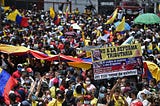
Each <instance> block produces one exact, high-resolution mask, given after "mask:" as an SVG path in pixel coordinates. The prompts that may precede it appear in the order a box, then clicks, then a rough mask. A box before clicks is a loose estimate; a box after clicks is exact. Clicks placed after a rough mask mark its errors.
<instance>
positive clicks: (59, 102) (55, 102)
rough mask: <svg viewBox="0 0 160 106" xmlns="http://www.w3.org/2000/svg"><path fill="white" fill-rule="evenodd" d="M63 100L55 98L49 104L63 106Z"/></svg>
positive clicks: (49, 105)
mask: <svg viewBox="0 0 160 106" xmlns="http://www.w3.org/2000/svg"><path fill="white" fill-rule="evenodd" d="M62 103H63V101H58V100H57V99H53V100H52V101H50V102H49V103H48V106H62Z"/></svg>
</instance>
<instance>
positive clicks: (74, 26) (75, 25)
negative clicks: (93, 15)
mask: <svg viewBox="0 0 160 106" xmlns="http://www.w3.org/2000/svg"><path fill="white" fill-rule="evenodd" d="M71 26H72V27H73V29H78V30H82V29H81V27H80V26H79V25H78V24H77V23H74V24H72V25H71Z"/></svg>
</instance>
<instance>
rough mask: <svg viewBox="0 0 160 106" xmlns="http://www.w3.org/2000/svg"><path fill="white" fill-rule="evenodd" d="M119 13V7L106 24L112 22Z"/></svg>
mask: <svg viewBox="0 0 160 106" xmlns="http://www.w3.org/2000/svg"><path fill="white" fill-rule="evenodd" d="M117 13H118V8H117V9H116V10H115V11H114V12H113V15H112V17H111V18H109V19H108V20H107V22H106V23H105V24H112V23H113V22H114V20H115V19H116V17H117Z"/></svg>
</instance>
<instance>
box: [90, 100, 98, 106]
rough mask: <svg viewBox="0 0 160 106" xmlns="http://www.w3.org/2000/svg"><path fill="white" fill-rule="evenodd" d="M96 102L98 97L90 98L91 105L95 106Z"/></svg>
mask: <svg viewBox="0 0 160 106" xmlns="http://www.w3.org/2000/svg"><path fill="white" fill-rule="evenodd" d="M97 102H98V99H97V98H94V99H92V100H91V105H92V106H97Z"/></svg>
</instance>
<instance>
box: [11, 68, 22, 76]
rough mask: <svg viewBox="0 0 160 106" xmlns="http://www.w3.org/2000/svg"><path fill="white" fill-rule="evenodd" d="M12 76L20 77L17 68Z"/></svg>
mask: <svg viewBox="0 0 160 106" xmlns="http://www.w3.org/2000/svg"><path fill="white" fill-rule="evenodd" d="M12 77H13V78H20V77H21V73H20V72H19V71H18V70H17V71H15V72H13V74H12Z"/></svg>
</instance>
